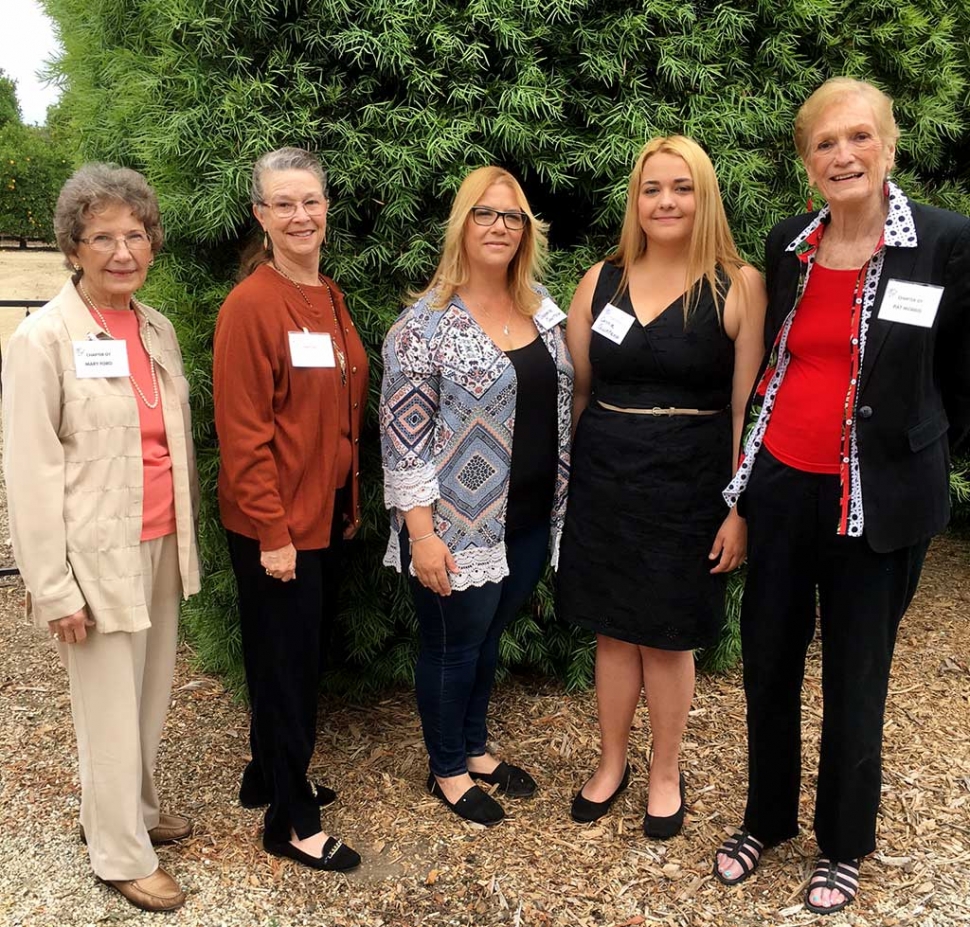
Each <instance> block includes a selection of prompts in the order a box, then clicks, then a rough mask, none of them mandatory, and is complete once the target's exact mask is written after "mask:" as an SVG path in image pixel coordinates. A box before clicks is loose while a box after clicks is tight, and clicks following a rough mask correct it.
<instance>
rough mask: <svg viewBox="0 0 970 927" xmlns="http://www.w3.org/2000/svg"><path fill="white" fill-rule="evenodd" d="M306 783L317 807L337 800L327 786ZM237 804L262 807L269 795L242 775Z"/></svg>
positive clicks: (317, 783)
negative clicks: (252, 785) (254, 786)
mask: <svg viewBox="0 0 970 927" xmlns="http://www.w3.org/2000/svg"><path fill="white" fill-rule="evenodd" d="M308 785H309V786H310V789H311V791H312V792H313V797H314V800H315V801H316V803H317V805H318V806H319V807H321V808H326V806H327V805H332V804H333V803H334V802H335V801H336V800H337V793H336V792H335V791H334V790H333V789H330V788H327V786H325V785H322V784H321V783H319V782H310V783H308ZM239 804H240V805H242V806H243V808H262V807H263V806H264V805H268V804H269V795H267V794H266V793H265V792H263V791H262V790H261V789H256V788H253V787H251V786H250V785H249V783H247V782H246V779H245V777H243V781H242V785H241V786H239Z"/></svg>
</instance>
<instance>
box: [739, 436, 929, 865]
mask: <svg viewBox="0 0 970 927" xmlns="http://www.w3.org/2000/svg"><path fill="white" fill-rule="evenodd" d="M838 506H839V478H838V477H837V476H829V475H819V474H813V473H805V472H802V471H799V470H794V469H792V468H791V467H787V466H785V465H784V464H782V463H780V462H779V461H778V460H776V459H775V458H774V457H772V456H771V455H770V454H769V453H768V452H767V450H766V449H765V448H762V449H761V452H760V454H759V456H758V460H757V463H756V464H755V468H754V471H753V473H752V475H751V480H750V482H749V484H748V489H747V491H746V492H745V516H746V518H747V522H748V561H749V568H748V578H747V583H746V585H745V590H744V601H743V604H742V609H741V642H742V650H743V655H744V691H745V695H746V696H747V702H748V806H747V810H746V812H745V821H744V826H745V827H746V828H748V830H750V831H751V832H752V833H753V834H754V835H755V836H756V837H758V838H759V839H760V840H763V841H764V842H765V844H766V845H768V846H772V845H774V844H776V843H779V842H781V841H782V840H787V839H788V838H789V837H793V836H794V835H795V834H796V833H797V832H798V792H799V785H800V772H801V687H802V677H803V676H804V671H805V653H806V651H807V649H808V645H809V643H810V642H811V640H812V637H813V635H814V633H815V615H816V590H817V592H818V603H819V605H818V613H819V616H820V624H821V634H822V699H823V713H822V742H821V749H820V757H819V770H818V792H817V796H816V803H815V836H816V839H817V841H818V846H819V849H820V850H821V852H822V854H823V855H825V856H828V857H830V858H832V859H836V860H848V859H854V858H856V857H861V856H865V855H866V854H867V853H871V852H872V851H873V850H874V849H875V842H876V813H877V811H878V808H879V792H880V786H881V782H882V728H883V715H884V711H885V706H886V694H887V690H888V686H889V671H890V667H891V664H892V656H893V648H894V646H895V642H896V631H897V628H898V627H899V622H900V619H901V618H902V616H903V613H904V612H905V611H906V608H907V607H908V606H909V603H910V600H911V599H912V597H913V593H914V592H915V591H916V585H917V583H918V582H919V576H920V571H921V570H922V567H923V558H924V556H925V554H926V548H927V547H928V544H929V542H928V541H927V542H923V543H920V544H916V545H914V546H913V547H908V548H904V549H902V550H894V551H890V552H889V553H876V552H875V551H873V550H872V548H871V547H870V546H869V544H868V542H867V541H866V539H865V537H864V536H863V537H860V538H850V537H840V536H838V535H837V534H836V533H835V530H836V525H837V523H838V510H839V509H838Z"/></svg>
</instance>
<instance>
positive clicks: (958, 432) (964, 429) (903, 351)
mask: <svg viewBox="0 0 970 927" xmlns="http://www.w3.org/2000/svg"><path fill="white" fill-rule="evenodd" d="M909 206H910V209H911V210H912V213H913V219H914V222H915V225H916V236H917V242H918V245H917V247H915V248H900V247H888V246H887V248H886V255H885V260H884V263H883V268H882V274H881V276H880V279H879V288H878V290H877V291H876V299H875V303H874V304H873V311H872V315H871V316H870V319H869V329H868V335H867V340H866V349H865V356H864V358H863V362H862V382H861V384H860V390H859V393H858V398H857V400H856V409H855V418H856V440H857V442H858V447H859V469H860V476H861V484H862V508H863V514H864V519H865V527H864V535H865V537H866V538H867V539H868V541H869V544H870V546H871V547H872V548H873V550H876V551H880V552H884V551H890V550H896V549H898V548H901V547H908V546H909V545H911V544H915V543H917V542H918V541H922V540H926V539H927V538H930V537H932V536H933V535H934V534H937V533H939V532H940V531H942V530H943V528H944V527H945V526H946V524H947V522H948V521H949V518H950V496H949V471H950V449H951V448H955V447H956V446H957V445H958V444H959V443H960V442H962V441H963V440H964V439H965V438H966V437H967V435H968V432H970V219H967V218H966V217H965V216H961V215H958V214H957V213H953V212H948V211H946V210H944V209H936V208H934V207H932V206H921V205H918V204H916V203H913V202H912V201H909ZM815 215H816V214H806V215H801V216H795V217H793V218H791V219H785V220H783V221H782V222H779V223H778V224H777V225H776V226H775V227H774V228H773V229H772V230H771V232H770V233H769V234H768V239H767V242H766V244H765V279H766V283H767V287H768V309H767V314H766V317H765V347H766V349H767V350H768V351H769V352H770V350H771V347H772V345H773V344H774V342H775V338H776V337H777V335H778V332H779V330H780V329H781V327H782V325H783V324H784V321H785V319H786V318H787V316H788V313H789V312H790V311H791V309H792V306H793V305H794V303H795V297H796V293H797V288H798V279H799V271H800V267H801V262H800V261H799V259H798V257H797V256H796V255H795V253H794V252H788V251H785V248H786V247H787V246H788V245H789V244H790V243H791V242H792V241H793V240H794V239H795V237H796V236H797V235H799V234H800V233H801V232H802V231H803V230H804V229H805V228H806V227H807V226H808V225H809V223H810V222H811V221H812V219H813V218H814V217H815ZM891 279H896V280H906V281H911V282H914V283H928V284H934V285H937V286H942V287H943V288H944V292H943V298H942V299H941V301H940V305H939V309H938V310H937V314H936V320H935V321H934V323H933V326H932V328H920V327H918V326H915V325H907V324H905V323H900V322H887V321H885V320H883V319H879V318H877V316H878V313H879V307H880V305H881V304H882V297H883V294H884V292H885V290H886V284H887V282H888V281H889V280H891ZM766 364H767V357H766V360H765V365H766ZM763 371H764V366H763V367H762V372H763ZM758 379H759V380H760V379H761V376H760V374H759V377H758Z"/></svg>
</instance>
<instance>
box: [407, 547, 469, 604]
mask: <svg viewBox="0 0 970 927" xmlns="http://www.w3.org/2000/svg"><path fill="white" fill-rule="evenodd" d="M411 564H412V565H413V566H414V575H415V576H417V578H418V582H420V583H421V585H422V586H424V587H425V588H427V589H430V590H431V591H432V592H436V593H437V594H438V595H451V580H450V579H449V578H448V574H449V573H457V572H458V564H457V563H455V558H454V557H452V556H451V551H450V550H448V545H447V544H445V542H444V541H442V540H441V538H439V537H438V536H437V535H432V536H431V537H425V538H422V539H421V540H420V541H414V542H413V543H412V544H411Z"/></svg>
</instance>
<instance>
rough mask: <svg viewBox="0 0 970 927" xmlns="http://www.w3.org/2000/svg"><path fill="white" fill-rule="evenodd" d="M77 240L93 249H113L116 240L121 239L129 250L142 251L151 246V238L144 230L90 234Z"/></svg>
mask: <svg viewBox="0 0 970 927" xmlns="http://www.w3.org/2000/svg"><path fill="white" fill-rule="evenodd" d="M78 241H79V242H81V243H82V244H85V245H87V246H88V247H89V248H91V249H93V250H94V251H103V252H105V253H107V252H108V251H115V250H117V248H118V242H119V241H123V242H124V243H125V247H126V248H127V249H128V250H129V251H144V250H145V249H146V248H150V247H151V246H152V240H151V239H150V238H149V237H148V236H147V235H146V234H145V233H144V232H129V233H128V234H127V235H92V236H91V237H90V238H79V239H78Z"/></svg>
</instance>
